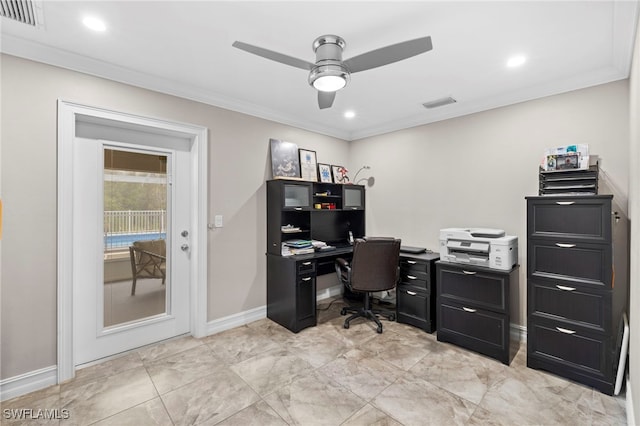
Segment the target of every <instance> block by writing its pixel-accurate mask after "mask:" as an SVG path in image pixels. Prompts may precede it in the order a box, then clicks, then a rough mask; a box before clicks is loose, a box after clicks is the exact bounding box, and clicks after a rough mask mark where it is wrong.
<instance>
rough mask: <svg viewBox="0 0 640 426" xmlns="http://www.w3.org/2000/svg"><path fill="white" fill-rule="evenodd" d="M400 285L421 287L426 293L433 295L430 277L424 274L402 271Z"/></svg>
mask: <svg viewBox="0 0 640 426" xmlns="http://www.w3.org/2000/svg"><path fill="white" fill-rule="evenodd" d="M400 283H401V284H405V285H410V286H414V287H419V288H421V289H423V290H424V291H427V292H429V293H431V286H430V280H429V276H428V275H427V274H425V273H424V272H418V271H413V270H405V269H401V270H400Z"/></svg>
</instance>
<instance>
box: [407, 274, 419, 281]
mask: <svg viewBox="0 0 640 426" xmlns="http://www.w3.org/2000/svg"><path fill="white" fill-rule="evenodd" d="M407 278H409V279H410V280H417V279H418V277H414V276H413V275H407Z"/></svg>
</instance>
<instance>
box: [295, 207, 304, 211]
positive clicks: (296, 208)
mask: <svg viewBox="0 0 640 426" xmlns="http://www.w3.org/2000/svg"><path fill="white" fill-rule="evenodd" d="M294 210H298V211H299V210H302V207H294Z"/></svg>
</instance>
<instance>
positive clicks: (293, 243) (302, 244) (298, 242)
mask: <svg viewBox="0 0 640 426" xmlns="http://www.w3.org/2000/svg"><path fill="white" fill-rule="evenodd" d="M284 244H286V245H287V246H289V247H291V248H298V249H300V248H309V247H311V248H313V243H312V242H311V240H302V239H293V240H287V241H285V242H284Z"/></svg>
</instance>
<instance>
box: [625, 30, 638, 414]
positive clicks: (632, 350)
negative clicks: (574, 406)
mask: <svg viewBox="0 0 640 426" xmlns="http://www.w3.org/2000/svg"><path fill="white" fill-rule="evenodd" d="M629 80H630V89H629V93H630V103H629V105H630V114H629V115H630V117H631V120H630V121H631V123H630V124H631V125H630V131H631V135H630V155H629V163H630V164H631V172H630V176H629V193H630V195H629V218H630V220H631V278H630V279H631V281H630V283H631V286H630V287H631V295H630V298H629V299H630V303H629V305H630V306H629V312H630V315H629V329H630V331H631V332H630V336H631V338H630V342H629V382H630V383H631V388H632V390H633V391H632V395H633V401H632V404H633V414H634V416H635V418H629V417H627V423H628V424H630V425H635V424H640V333H638V330H640V289H638V286H637V283H638V279H640V264H638V261H637V259H638V258H639V255H640V226H639V225H638V224H640V168H639V167H638V165H639V164H640V117H639V115H640V31H638V32H637V34H636V42H635V47H634V51H633V64H632V67H631V75H630V77H629Z"/></svg>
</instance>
